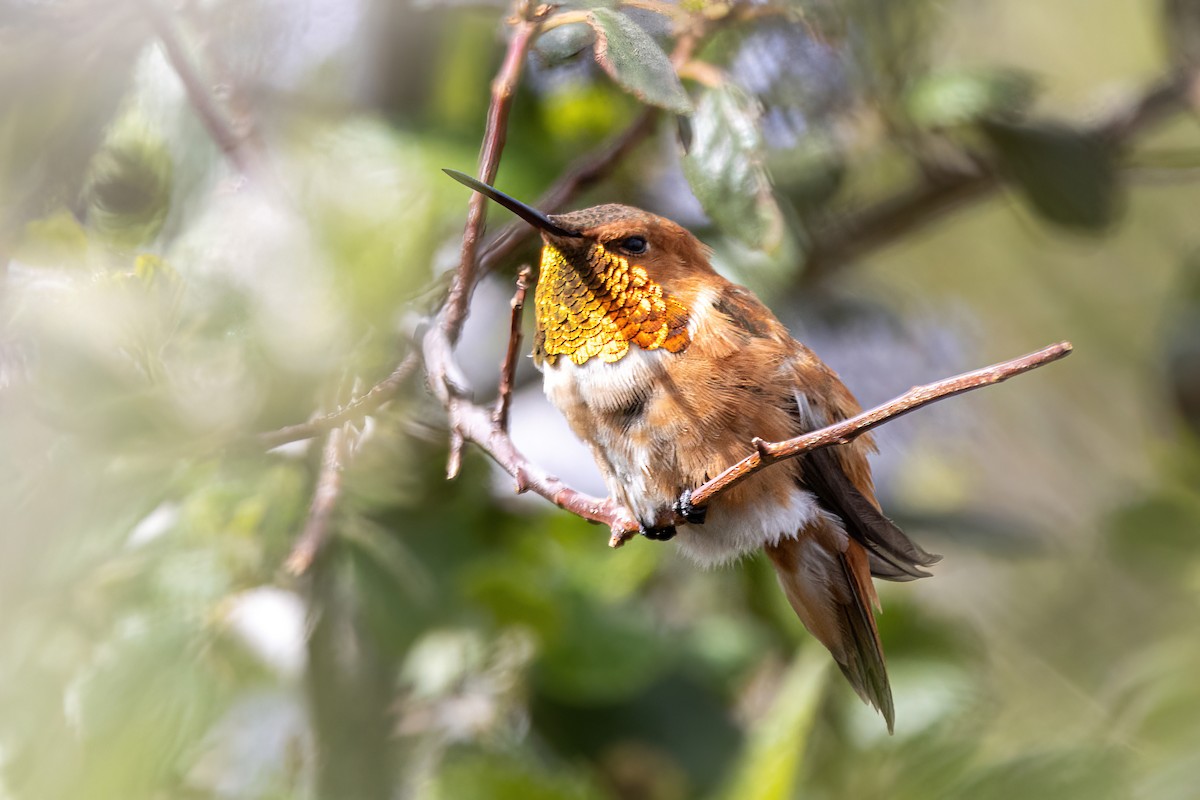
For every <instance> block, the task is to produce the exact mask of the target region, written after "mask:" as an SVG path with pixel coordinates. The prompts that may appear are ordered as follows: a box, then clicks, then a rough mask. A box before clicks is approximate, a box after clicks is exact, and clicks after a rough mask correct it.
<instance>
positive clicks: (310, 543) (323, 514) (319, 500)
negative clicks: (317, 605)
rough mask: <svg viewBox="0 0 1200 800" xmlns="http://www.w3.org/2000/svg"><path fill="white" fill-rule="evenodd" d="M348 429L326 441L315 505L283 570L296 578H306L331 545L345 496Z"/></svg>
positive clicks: (333, 432) (335, 432) (338, 430)
mask: <svg viewBox="0 0 1200 800" xmlns="http://www.w3.org/2000/svg"><path fill="white" fill-rule="evenodd" d="M345 441H346V429H345V428H344V427H339V428H333V429H332V430H330V431H329V433H328V435H326V437H325V447H324V448H323V449H322V451H321V471H320V473H319V474H318V476H317V487H316V489H315V490H314V491H313V499H312V505H311V506H310V507H309V509H308V519H307V520H306V521H305V523H304V530H303V531H302V532H301V534H300V536H299V538H297V539H296V543H295V545H293V547H292V552H291V553H290V554H289V555H288V557H287V561H285V562H284V568H285V569H286V570H287V571H288V572H290V573H291V574H293V575H303V574H304V573H306V572H308V570H309V569H310V568H311V567H312V565H313V562H314V561H315V560H316V558H317V556H318V555H320V554H321V552H322V551H323V550H324V549H325V546H326V545H327V544H328V543H329V535H330V523H331V522H332V521H333V510H334V507H335V506H336V505H337V501H338V498H339V497H340V496H341V494H342V462H343V460H344V458H345V455H346V453H345Z"/></svg>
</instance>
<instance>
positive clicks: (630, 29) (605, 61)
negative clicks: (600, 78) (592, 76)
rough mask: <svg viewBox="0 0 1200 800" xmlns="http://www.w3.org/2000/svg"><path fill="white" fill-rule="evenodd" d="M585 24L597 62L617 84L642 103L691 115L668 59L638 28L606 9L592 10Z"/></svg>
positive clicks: (681, 86)
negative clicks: (592, 34) (590, 32)
mask: <svg viewBox="0 0 1200 800" xmlns="http://www.w3.org/2000/svg"><path fill="white" fill-rule="evenodd" d="M588 24H589V25H591V26H592V29H593V30H594V31H595V32H596V63H597V64H599V65H600V66H601V67H602V68H603V69H604V71H605V72H607V73H608V74H609V75H610V76H612V79H613V80H614V81H616V82H617V84H618V85H620V86H621V87H622V88H623V89H625V90H626V91H628V92H630V93H631V94H633V95H634V96H635V97H637V98H638V99H639V100H641V101H642V102H644V103H649V104H650V105H654V106H659V107H660V108H665V109H667V110H668V111H674V112H675V113H676V114H690V113H691V111H692V103H691V100H690V99H688V95H687V92H685V91H684V89H683V84H681V83H680V82H679V76H678V75H676V74H675V67H674V66H672V65H671V60H670V59H669V58H667V54H666V53H664V52H663V51H662V48H661V47H659V46H658V43H657V42H655V41H654V39H653V38H651V36H650V34H648V33H646V31H644V30H643V29H642V27H641V26H640V25H638V24H637V23H636V22H634V21H633V20H632V19H630V18H629V17H627V16H625V15H624V14H622V13H620V12H618V11H612V10H610V9H607V8H597V9H594V10H592V11H591V13H589V14H588Z"/></svg>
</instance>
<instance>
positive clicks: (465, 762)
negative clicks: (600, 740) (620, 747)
mask: <svg viewBox="0 0 1200 800" xmlns="http://www.w3.org/2000/svg"><path fill="white" fill-rule="evenodd" d="M468 797H487V798H494V800H593V799H596V800H598V798H601V797H603V795H602V794H601V793H600V792H599V790H598V789H597V788H596V787H594V786H592V785H591V784H590V783H589V781H588V780H587V778H586V777H584V776H583V775H581V774H571V773H569V772H559V773H552V772H549V771H547V770H545V769H543V768H539V767H538V766H537V765H535V764H531V763H528V761H527V760H526V759H523V758H513V757H512V756H505V755H500V754H496V755H491V754H484V753H470V754H462V755H458V756H455V757H451V758H450V759H448V762H447V764H446V766H445V767H444V768H443V769H442V771H441V773H440V774H439V775H438V776H437V779H436V781H435V782H434V785H433V786H432V787H430V788H429V790H428V791H426V792H422V793H421V795H420V798H421V800H459V798H468Z"/></svg>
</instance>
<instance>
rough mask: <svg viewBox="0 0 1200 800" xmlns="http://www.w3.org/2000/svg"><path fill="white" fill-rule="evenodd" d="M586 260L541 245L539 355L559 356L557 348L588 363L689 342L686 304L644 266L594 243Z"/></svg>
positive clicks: (679, 347)
mask: <svg viewBox="0 0 1200 800" xmlns="http://www.w3.org/2000/svg"><path fill="white" fill-rule="evenodd" d="M583 257H586V259H587V264H586V265H581V266H580V267H578V268H577V267H575V266H572V264H571V262H570V260H568V258H567V256H565V255H564V254H563V252H562V251H561V250H559V249H558V248H556V247H554V246H553V245H550V244H547V245H546V246H544V247H543V248H542V268H541V275H540V276H539V277H538V283H537V291H536V293H535V297H534V304H535V306H536V309H537V339H536V341H535V344H534V358H535V359H540V360H542V361H545V362H546V363H549V364H553V363H555V361H557V360H558V357H559V356H566V357H567V358H569V359H570V360H571V361H572V363H575V364H583V363H585V362H587V360H588V359H590V358H599V359H600V360H601V361H604V362H608V363H612V362H613V361H619V360H620V359H621V358H623V357H624V356H625V354H626V353H628V352H629V345H630V343H631V342H632V343H634V344H636V345H637V346H638V347H641V348H642V349H643V350H655V349H657V348H659V347H662V348H664V349H666V350H667V351H669V352H672V353H678V352H680V351H682V350H683V349H684V348H686V347H687V346H688V343H689V341H690V337H689V335H688V329H687V323H688V312H687V308H686V307H685V306H684V305H683V304H682V303H680V302H679V301H678V300H676V299H675V298H673V297H671V296H670V295H667V294H664V293H663V290H662V287H661V286H659V285H658V284H657V283H655V282H654V281H652V280H650V277H649V276H648V275H647V274H646V270H645V269H643V268H642V267H639V266H636V265H630V263H629V262H628V261H627V260H626V259H625V258H623V257H621V256H619V255H616V254H615V253H610V252H609V251H608V250H606V249H605V248H604V246H603V245H601V244H598V243H597V244H594V245H592V246H591V249H590V250H588V251H587V253H586V256H585V255H584V254H579V255H576V258H583Z"/></svg>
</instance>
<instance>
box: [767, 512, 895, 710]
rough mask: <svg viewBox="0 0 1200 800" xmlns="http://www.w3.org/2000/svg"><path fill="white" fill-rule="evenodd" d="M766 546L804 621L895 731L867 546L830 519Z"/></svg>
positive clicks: (798, 614) (786, 590)
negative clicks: (794, 536) (876, 623)
mask: <svg viewBox="0 0 1200 800" xmlns="http://www.w3.org/2000/svg"><path fill="white" fill-rule="evenodd" d="M765 549H766V552H767V555H768V556H769V557H770V558H771V562H772V563H773V564H774V566H775V571H776V574H777V575H778V576H779V582H780V584H781V585H782V587H783V590H784V593H785V594H786V595H787V598H788V601H789V602H790V603H791V606H792V608H793V609H794V610H795V612H796V615H797V616H798V617H800V621H801V622H803V623H804V626H805V627H806V628H808V630H809V631H810V632H811V633H812V634H813V635H814V636H815V637H817V639H818V640H819V641H820V642H821V643H822V644H823V645H825V646H826V647H827V648H828V649H829V652H830V653H832V654H833V657H834V660H835V661H837V664H838V666H839V667H840V668H841V670H842V673H843V674H844V675H845V676H846V679H847V680H848V681H849V682H850V685H851V686H853V687H854V690H855V691H856V692H858V695H859V697H861V698H862V699H863V701H864V702H867V703H870V704H871V705H873V706H874V707H875V708H877V709H878V710H879V712H880V713H881V714H882V715H883V718H884V719H885V720H886V721H887V726H888V732H889V733H890V732H891V731H892V729H893V725H894V723H895V716H896V715H895V708H894V706H893V704H892V689H891V686H890V684H889V683H888V676H887V667H886V666H885V664H884V660H883V645H882V644H881V643H880V641H879V630H878V629H877V628H876V626H875V616H874V614H873V613H872V609H871V606H872V605H875V606H878V604H879V600H878V598H877V597H876V595H875V587H874V586H873V585H872V583H871V567H870V561H869V559H868V555H867V551H866V550H865V549H864V548H863V546H862V545H860V544H859V543H858V542H857V541H855V540H854V539H852V538H850V537H849V536H847V535H846V532H845V531H843V530H842V529H841V528H840V527H839V526H838V525H837V523H836V522H835V521H834V520H832V519H830V518H825V519H823V520H822V521H821V522H819V523H817V524H814V525H810V526H809V527H807V528H805V529H804V530H802V531H800V533H799V534H798V536H797V537H796V538H787V539H781V540H780V541H779V542H778V543H777V544H774V545H768V546H767V547H766V548H765Z"/></svg>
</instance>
